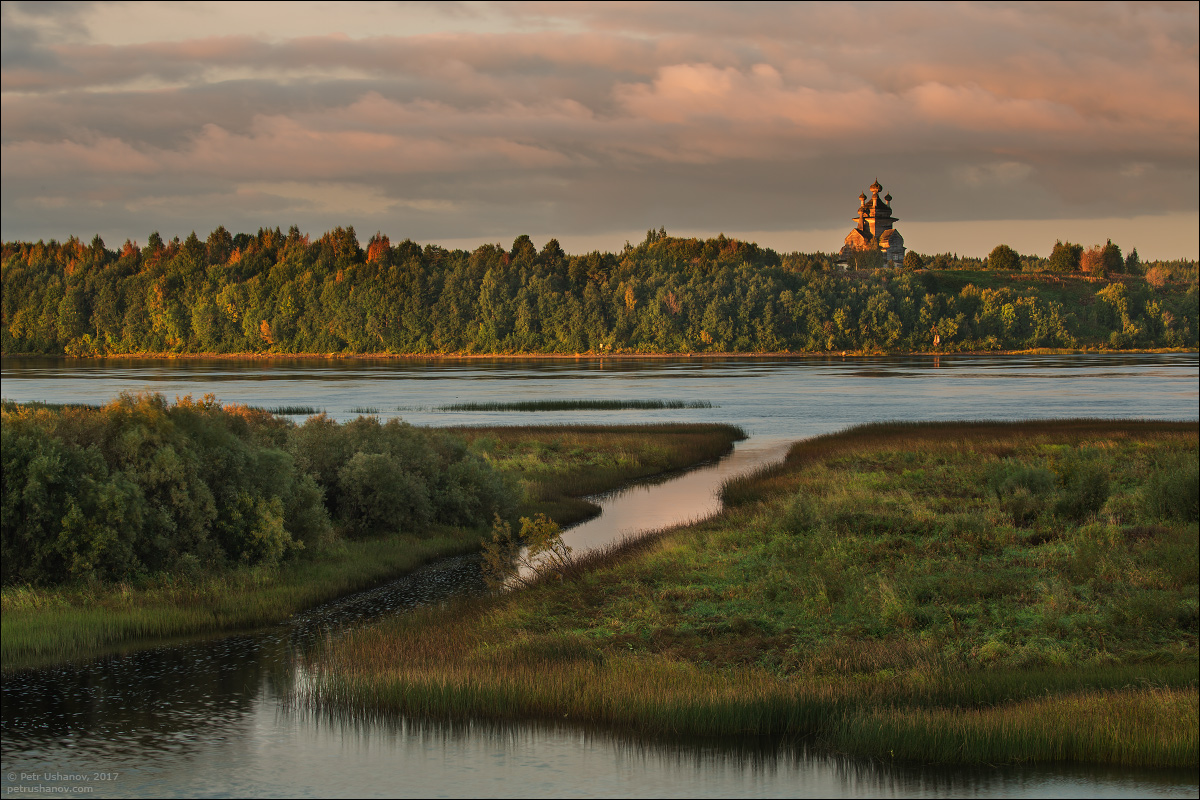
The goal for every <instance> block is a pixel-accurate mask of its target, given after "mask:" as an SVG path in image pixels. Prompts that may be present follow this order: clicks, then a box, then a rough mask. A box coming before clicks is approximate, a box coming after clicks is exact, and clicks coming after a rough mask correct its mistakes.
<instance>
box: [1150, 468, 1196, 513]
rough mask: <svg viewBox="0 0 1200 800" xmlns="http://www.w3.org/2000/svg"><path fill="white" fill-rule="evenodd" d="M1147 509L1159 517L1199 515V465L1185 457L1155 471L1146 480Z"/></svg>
mask: <svg viewBox="0 0 1200 800" xmlns="http://www.w3.org/2000/svg"><path fill="white" fill-rule="evenodd" d="M1146 510H1147V512H1149V514H1150V516H1152V517H1158V518H1160V519H1162V518H1166V519H1178V520H1183V521H1184V522H1195V521H1197V519H1200V466H1197V464H1196V462H1194V461H1186V460H1185V461H1180V462H1178V463H1174V464H1170V465H1167V467H1166V468H1164V469H1160V470H1157V471H1155V472H1154V473H1153V474H1152V475H1151V476H1150V480H1149V481H1148V482H1147V484H1146Z"/></svg>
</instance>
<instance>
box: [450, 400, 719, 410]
mask: <svg viewBox="0 0 1200 800" xmlns="http://www.w3.org/2000/svg"><path fill="white" fill-rule="evenodd" d="M712 407H713V404H712V403H710V402H708V401H706V400H520V401H515V402H507V403H499V402H497V403H453V404H450V405H444V406H438V407H437V408H436V409H434V410H436V411H621V410H625V409H640V410H647V411H650V410H655V409H678V408H712Z"/></svg>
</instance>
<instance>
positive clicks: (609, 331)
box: [0, 228, 1200, 356]
mask: <svg viewBox="0 0 1200 800" xmlns="http://www.w3.org/2000/svg"><path fill="white" fill-rule="evenodd" d="M1060 244H1061V243H1060ZM1075 247H1076V246H1074V245H1069V244H1068V245H1064V246H1063V247H1056V251H1055V252H1056V253H1059V255H1060V257H1058V258H1057V259H1056V258H1055V257H1052V258H1051V259H1050V260H1049V261H1048V260H1046V259H1038V258H1036V257H1029V256H1021V257H1019V259H1017V258H1016V255H1017V254H1016V253H1015V252H1013V251H1011V249H1008V248H1005V250H1004V251H1001V252H1002V254H1003V255H1004V256H1005V257H1004V258H1000V259H997V262H998V264H1002V265H1003V266H1004V267H1005V268H1006V269H1008V268H1012V269H1020V270H1022V271H1020V272H1009V273H1001V272H996V271H993V270H988V271H987V272H984V271H983V270H984V264H985V262H984V261H983V260H981V259H967V258H960V257H958V256H952V255H951V254H948V253H947V254H941V255H936V256H931V257H922V256H919V255H918V254H916V253H910V254H909V255H910V256H912V258H906V262H905V263H906V265H907V266H906V268H905V269H904V270H890V271H889V270H873V271H868V272H863V271H858V272H851V273H843V272H842V271H841V270H840V269H839V267H838V266H837V264H836V263H835V257H834V256H830V255H825V254H819V253H818V254H812V255H806V254H799V253H794V254H789V255H785V256H780V255H779V254H777V253H775V252H774V251H772V250H769V249H764V248H759V247H758V246H757V245H754V244H750V243H745V242H740V241H737V240H733V239H727V238H725V237H723V236H722V237H718V238H716V239H710V240H707V241H701V240H698V239H679V238H672V237H669V236H667V235H666V233H665V232H663V231H658V232H654V231H652V232H650V233H649V235H647V237H646V240H645V241H644V242H642V243H641V244H639V245H637V246H627V247H626V248H625V250H624V251H623V252H621V253H616V254H614V253H599V252H593V253H590V254H587V255H578V256H568V255H567V254H566V253H564V252H563V250H562V248H561V247H560V246H559V245H558V242H557V241H556V240H551V241H550V242H548V243H547V244H546V245H545V246H544V247H543V248H542V249H541V250H540V251H539V250H537V249H536V248H535V246H534V245H533V243H532V242H531V241H530V239H529V237H527V236H521V237H518V238H517V240H516V241H515V242H514V243H513V246H512V248H511V249H510V250H505V249H504V248H502V247H500V246H499V245H484V246H482V247H479V248H478V249H476V250H475V251H474V252H467V251H465V250H454V251H450V250H445V249H443V248H440V247H437V246H434V245H427V246H426V247H424V248H421V247H420V246H418V245H416V244H415V243H413V242H412V241H407V240H406V241H404V242H401V243H400V244H398V245H396V246H392V244H391V243H390V241H389V240H388V238H387V237H386V236H381V235H379V234H376V235H375V236H373V237H372V238H371V239H370V241H369V242H368V245H367V247H366V249H365V250H364V249H362V248H361V247H360V246H359V243H358V240H357V238H356V235H355V233H354V229H353V228H347V229H343V228H338V229H335V230H333V231H330V232H329V233H327V234H325V235H324V236H322V237H321V238H320V239H318V240H317V241H315V242H310V241H309V238H308V237H307V236H304V235H301V234H300V232H299V231H298V230H297V229H296V228H292V229H291V230H290V231H289V232H288V233H287V234H286V235H285V234H283V233H282V232H281V231H280V230H279V229H275V230H260V231H259V232H258V234H257V235H253V236H252V235H248V234H238V235H237V236H232V235H231V234H230V233H229V232H228V231H226V230H225V229H224V228H218V229H217V230H216V231H214V232H213V233H212V234H211V235H210V236H209V237H208V239H207V241H206V242H205V241H201V240H200V239H199V238H197V237H196V236H195V234H192V235H191V236H189V237H188V238H187V240H186V241H183V242H180V241H179V240H178V239H175V240H174V241H172V242H169V243H166V242H163V241H162V239H161V238H160V237H159V236H158V235H157V234H154V235H152V236H151V238H150V243H149V245H147V246H146V247H144V248H139V247H137V246H136V245H134V244H132V243H129V242H127V243H126V245H125V246H124V247H123V248H122V249H121V251H120V252H114V251H111V250H108V249H106V248H105V246H104V243H103V241H101V240H100V238H99V237H96V238H95V239H93V241H92V243H91V245H84V244H83V243H82V242H80V241H79V240H76V239H71V240H69V241H67V242H65V243H61V244H59V243H55V242H51V243H49V244H45V243H42V242H38V243H36V244H28V243H8V244H6V245H4V250H3V327H2V329H0V345H2V349H3V351H4V352H5V353H10V354H11V353H48V354H62V353H65V354H68V355H80V356H88V355H104V354H115V353H263V352H271V353H580V352H592V353H611V352H630V353H644V352H780V351H792V352H829V351H846V350H849V351H867V352H879V351H926V350H931V349H933V348H934V336H935V334H936V335H937V336H938V338H939V341H940V345H939V346H940V347H941V349H944V350H960V351H961V350H998V349H1004V350H1014V349H1027V348H1036V347H1094V346H1104V347H1118V348H1123V347H1180V346H1182V347H1193V346H1195V344H1196V341H1197V332H1198V331H1200V325H1198V324H1197V293H1196V288H1195V265H1194V264H1191V263H1190V262H1188V263H1187V264H1184V263H1183V262H1180V263H1179V264H1177V265H1168V266H1165V267H1153V268H1152V269H1150V270H1149V271H1147V272H1146V274H1145V276H1143V274H1142V272H1141V270H1142V269H1143V266H1144V265H1142V264H1141V262H1139V261H1137V260H1136V251H1134V252H1131V254H1130V255H1131V256H1132V257H1134V260H1133V262H1130V261H1129V259H1126V260H1125V261H1124V262H1119V258H1120V253H1119V248H1115V245H1111V243H1110V246H1109V247H1106V248H1104V251H1103V253H1102V255H1103V259H1102V263H1104V264H1108V263H1109V262H1112V263H1113V264H1116V263H1123V264H1127V265H1128V269H1129V270H1131V271H1132V274H1126V275H1125V276H1124V277H1113V278H1111V279H1109V280H1102V279H1100V277H1099V276H1098V275H1092V276H1084V275H1083V274H1082V273H1078V272H1076V270H1078V268H1079V264H1080V261H1079V259H1080V258H1081V257H1082V255H1076V251H1075V250H1074V249H1073V248H1075ZM1064 248H1065V249H1064ZM1112 249H1115V253H1114V252H1109V250H1112ZM1066 250H1070V252H1069V253H1066ZM1060 251H1062V252H1063V253H1066V255H1067V256H1070V258H1066V257H1065V256H1062V253H1060ZM1080 253H1082V250H1080ZM1114 259H1116V260H1114ZM1059 262H1062V263H1061V264H1060V263H1059ZM1067 262H1070V263H1067ZM988 266H992V265H990V264H989V265H988ZM914 267H925V268H928V271H919V272H918V271H914ZM972 269H974V270H976V271H978V274H979V275H980V276H981V277H980V279H979V280H973V281H971V282H968V283H966V284H965V285H964V284H963V282H961V281H957V280H950V281H947V280H946V276H947V275H951V276H957V275H960V274H965V273H962V272H961V271H962V270H972ZM1047 269H1050V270H1054V269H1061V270H1066V271H1067V272H1071V273H1072V275H1071V276H1068V277H1061V276H1058V275H1057V274H1050V273H1046V272H1045V270H1047ZM1154 270H1157V272H1155V271H1154ZM1001 274H1008V275H1010V276H1011V280H1008V281H1007V282H999V283H997V282H996V281H994V280H992V277H994V276H996V275H1001ZM1181 278H1182V279H1183V280H1185V281H1188V282H1189V283H1190V285H1189V283H1183V284H1181V283H1179V282H1178V281H1179V280H1180V279H1181Z"/></svg>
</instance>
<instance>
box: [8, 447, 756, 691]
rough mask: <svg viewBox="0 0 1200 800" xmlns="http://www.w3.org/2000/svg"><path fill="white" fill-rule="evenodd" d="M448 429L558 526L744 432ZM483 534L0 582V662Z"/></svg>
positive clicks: (238, 607) (149, 636)
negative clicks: (191, 570)
mask: <svg viewBox="0 0 1200 800" xmlns="http://www.w3.org/2000/svg"><path fill="white" fill-rule="evenodd" d="M459 433H461V434H463V436H464V438H466V439H467V440H468V441H470V442H471V443H472V446H473V447H474V448H475V449H476V450H477V451H479V452H481V453H482V454H483V455H484V457H485V458H487V459H488V460H490V461H492V462H493V463H494V464H495V465H496V466H497V467H498V468H499V469H500V470H501V471H503V472H505V473H508V474H510V475H513V476H514V477H515V478H516V480H517V482H518V484H519V486H520V487H521V491H522V495H523V497H524V500H523V502H522V504H521V506H520V513H522V514H533V513H539V512H540V513H545V514H547V515H548V516H550V517H551V518H553V519H555V520H556V521H557V522H559V523H560V524H564V525H565V524H568V523H570V522H572V521H576V520H578V519H582V518H586V517H588V516H591V515H593V514H594V513H595V512H596V507H595V506H594V505H593V504H591V503H588V502H587V501H586V500H583V499H581V497H580V495H584V494H590V493H593V492H600V491H605V490H608V489H613V488H617V487H618V486H621V485H624V484H626V483H628V482H630V481H632V480H635V479H637V478H640V477H648V476H651V475H655V474H661V473H664V472H670V471H673V470H678V469H683V468H685V467H688V466H691V465H694V464H697V463H700V462H704V461H708V460H711V459H714V458H717V457H719V456H720V455H722V454H723V453H725V452H727V451H728V450H729V449H730V448H731V447H732V443H733V441H735V440H736V439H739V438H742V436H743V434H742V433H741V431H740V430H738V429H737V428H732V427H729V426H704V425H659V426H621V427H615V428H605V427H587V428H583V427H579V428H577V427H570V426H565V427H536V428H494V429H492V428H468V429H461V430H460V431H459ZM487 533H488V531H487V530H486V529H484V530H463V529H455V528H440V529H436V530H432V531H429V532H427V535H423V536H386V537H382V538H375V539H368V540H364V541H339V542H337V543H335V544H334V545H333V546H331V547H329V548H327V549H325V550H323V551H321V552H319V553H314V554H311V555H309V554H306V557H304V558H301V559H297V560H293V561H291V562H288V563H285V564H284V565H282V566H280V567H275V568H260V569H253V568H242V569H238V570H236V571H234V572H230V573H225V574H219V575H201V576H195V577H192V578H180V577H178V576H171V575H159V576H149V577H147V578H146V579H145V580H143V581H141V582H140V583H135V584H123V585H120V586H111V585H87V586H76V587H67V588H58V589H39V588H33V587H28V586H6V587H4V589H3V592H2V594H0V603H2V606H0V609H2V612H3V613H2V615H0V626H2V636H0V647H2V654H3V663H4V668H5V669H11V668H15V667H20V666H29V665H34V664H45V663H52V662H55V661H61V660H65V659H68V658H75V657H81V656H86V655H91V654H97V653H103V652H108V651H113V650H120V649H133V648H137V647H145V646H150V645H152V644H154V643H156V642H160V641H163V640H166V639H171V638H175V637H181V636H189V635H196V634H205V633H216V632H222V631H235V630H246V629H250V628H255V627H259V626H262V625H266V624H270V623H274V622H278V621H280V620H283V619H285V618H287V617H288V616H290V615H291V614H293V613H295V612H296V611H299V610H301V609H303V608H307V607H311V606H313V605H316V604H319V603H322V602H325V601H328V600H331V599H333V598H335V597H338V596H340V595H344V594H347V593H350V592H354V591H359V590H361V589H365V588H368V587H370V586H374V585H377V584H379V583H381V582H383V581H385V580H388V579H391V578H394V577H397V576H399V575H402V574H404V573H406V572H409V571H411V570H412V569H415V568H416V567H418V566H420V565H422V564H424V563H427V562H429V561H432V560H434V559H437V558H443V557H448V556H453V555H458V554H460V553H465V552H471V551H474V550H477V549H478V548H479V545H480V542H481V540H482V537H483V536H484V535H486V534H487Z"/></svg>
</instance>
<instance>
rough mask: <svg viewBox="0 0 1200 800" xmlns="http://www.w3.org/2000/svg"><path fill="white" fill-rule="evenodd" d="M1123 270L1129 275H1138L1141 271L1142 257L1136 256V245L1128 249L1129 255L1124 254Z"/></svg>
mask: <svg viewBox="0 0 1200 800" xmlns="http://www.w3.org/2000/svg"><path fill="white" fill-rule="evenodd" d="M1125 271H1126V272H1128V273H1129V274H1130V275H1140V274H1141V272H1142V259H1141V258H1139V257H1138V251H1137V248H1136V247H1135V248H1133V249H1132V250H1130V251H1129V255H1127V256H1125Z"/></svg>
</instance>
